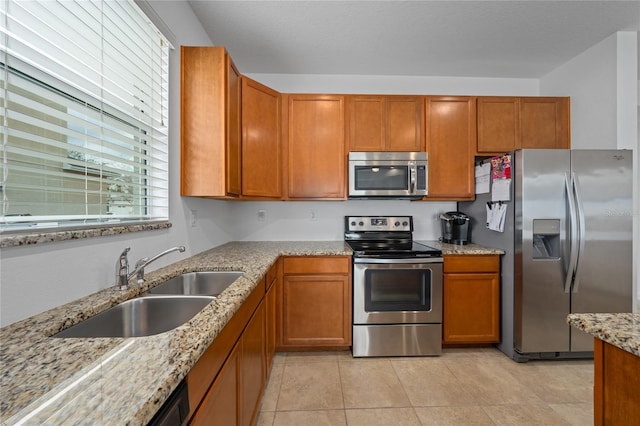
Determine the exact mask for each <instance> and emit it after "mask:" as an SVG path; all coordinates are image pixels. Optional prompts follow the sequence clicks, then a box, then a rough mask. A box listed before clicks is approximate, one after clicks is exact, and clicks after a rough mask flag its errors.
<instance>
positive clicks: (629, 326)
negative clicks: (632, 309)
mask: <svg viewBox="0 0 640 426" xmlns="http://www.w3.org/2000/svg"><path fill="white" fill-rule="evenodd" d="M567 323H569V325H572V326H574V327H575V328H577V329H579V330H582V331H584V332H586V333H589V334H591V335H592V336H594V337H597V338H598V339H600V340H602V341H604V342H607V343H609V344H612V345H613V346H616V347H618V348H620V349H623V350H625V351H627V352H630V353H632V354H634V355H636V356H639V357H640V314H631V313H620V314H569V315H568V316H567Z"/></svg>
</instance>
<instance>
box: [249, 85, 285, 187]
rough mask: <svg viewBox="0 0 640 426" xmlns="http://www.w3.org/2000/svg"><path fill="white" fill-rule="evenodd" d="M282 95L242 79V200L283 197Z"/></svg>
mask: <svg viewBox="0 0 640 426" xmlns="http://www.w3.org/2000/svg"><path fill="white" fill-rule="evenodd" d="M280 124H281V123H280V93H278V92H277V91H275V90H273V89H271V88H269V87H267V86H265V85H263V84H260V83H258V82H257V81H254V80H252V79H250V78H248V77H245V76H242V196H243V197H266V198H280V197H282V160H281V158H282V152H281V151H282V149H281V146H280Z"/></svg>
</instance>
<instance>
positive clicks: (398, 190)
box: [349, 152, 428, 198]
mask: <svg viewBox="0 0 640 426" xmlns="http://www.w3.org/2000/svg"><path fill="white" fill-rule="evenodd" d="M427 171H428V169H427V153H426V152H350V153H349V198H420V197H423V196H425V195H427V188H428V185H427V182H428V173H427Z"/></svg>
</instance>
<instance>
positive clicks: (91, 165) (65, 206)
mask: <svg viewBox="0 0 640 426" xmlns="http://www.w3.org/2000/svg"><path fill="white" fill-rule="evenodd" d="M0 21H1V24H0V25H1V27H0V30H1V33H0V49H1V50H0V74H1V76H2V77H1V79H0V120H2V128H1V133H0V147H1V151H0V162H1V164H0V167H1V168H0V179H1V181H0V197H1V201H0V203H1V204H0V210H1V212H0V213H1V216H0V230H1V231H11V230H18V231H23V232H24V231H29V230H35V229H38V230H41V229H43V228H59V227H69V226H85V227H86V226H96V225H103V224H112V223H113V224H123V223H125V224H126V223H132V222H133V223H140V222H149V221H159V220H160V221H162V220H167V219H168V170H167V169H168V68H169V67H168V55H169V48H170V46H169V43H168V41H167V40H166V38H165V37H163V36H162V34H161V33H160V32H159V31H158V29H157V28H156V27H155V26H154V25H153V24H152V23H151V21H150V20H149V19H148V18H147V16H146V15H145V14H144V13H143V12H142V11H141V10H140V9H139V7H138V6H137V5H136V4H135V3H134V2H133V0H130V1H98V0H95V1H89V0H77V1H50V0H44V1H21V0H5V1H2V2H0Z"/></svg>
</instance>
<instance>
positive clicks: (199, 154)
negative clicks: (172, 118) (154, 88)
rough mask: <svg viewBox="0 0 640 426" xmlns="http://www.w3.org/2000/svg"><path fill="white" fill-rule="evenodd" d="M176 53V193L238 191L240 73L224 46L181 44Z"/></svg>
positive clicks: (222, 194)
mask: <svg viewBox="0 0 640 426" xmlns="http://www.w3.org/2000/svg"><path fill="white" fill-rule="evenodd" d="M180 53H181V68H180V71H181V72H180V91H181V98H180V120H181V127H180V130H181V134H180V140H181V150H180V154H181V156H180V158H181V180H180V193H181V195H185V196H201V197H226V196H238V195H239V194H240V192H241V190H242V188H241V167H240V161H241V141H240V73H239V72H238V70H237V68H236V67H235V65H234V64H233V61H232V60H231V57H230V56H229V54H228V53H227V52H226V50H225V49H224V48H223V47H199V46H181V48H180Z"/></svg>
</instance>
